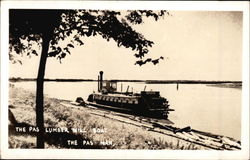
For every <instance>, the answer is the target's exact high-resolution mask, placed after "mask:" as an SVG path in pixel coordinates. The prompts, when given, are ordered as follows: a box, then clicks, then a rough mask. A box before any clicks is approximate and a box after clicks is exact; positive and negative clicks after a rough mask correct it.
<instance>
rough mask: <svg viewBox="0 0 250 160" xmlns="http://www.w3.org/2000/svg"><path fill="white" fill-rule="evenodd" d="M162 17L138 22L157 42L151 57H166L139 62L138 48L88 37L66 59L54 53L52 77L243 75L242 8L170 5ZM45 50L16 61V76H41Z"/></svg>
mask: <svg viewBox="0 0 250 160" xmlns="http://www.w3.org/2000/svg"><path fill="white" fill-rule="evenodd" d="M170 13H171V14H172V16H166V17H165V18H164V19H162V20H160V21H157V22H155V21H153V20H152V19H147V20H146V21H145V23H144V24H142V25H138V26H134V29H136V30H137V31H138V32H140V33H142V34H143V35H144V36H145V37H146V38H147V39H149V40H152V41H153V42H154V43H155V44H154V45H153V47H152V48H150V51H149V54H148V56H149V57H153V58H158V57H160V56H163V57H165V60H164V61H160V63H159V64H157V65H153V64H151V63H150V64H146V65H144V66H141V67H140V66H138V65H134V63H135V61H136V58H135V57H134V56H133V55H134V53H135V52H134V51H132V50H131V49H129V48H128V49H127V48H124V47H120V48H119V47H117V45H116V43H115V42H114V41H109V42H107V41H106V40H104V39H102V38H101V37H91V38H84V43H85V45H84V46H76V47H75V48H74V49H72V50H71V55H67V56H66V58H65V59H63V60H62V64H60V63H59V61H57V60H56V59H54V58H48V61H47V66H46V78H91V79H97V74H98V72H99V71H100V70H102V71H104V77H105V79H161V80H241V64H242V13H241V12H221V11H219V12H214V11H210V12H206V11H195V12H192V11H185V12H184V11H183V12H181V11H170ZM39 58H40V57H39V56H37V57H36V56H33V57H32V58H27V57H23V58H22V62H23V64H22V65H20V64H11V63H10V77H26V78H35V77H36V76H37V71H38V64H39Z"/></svg>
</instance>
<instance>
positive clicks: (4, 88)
mask: <svg viewBox="0 0 250 160" xmlns="http://www.w3.org/2000/svg"><path fill="white" fill-rule="evenodd" d="M9 8H39V9H44V8H51V9H60V8H61V9H78V8H86V9H115V10H125V9H152V10H157V9H166V10H180V11H181V10H183V11H184V10H185V11H187V10H192V11H193V10H199V11H202V10H204V11H205V10H206V11H207V10H209V11H243V19H244V20H243V31H244V32H243V33H244V34H243V61H242V62H243V64H242V73H243V75H242V80H243V89H242V121H241V122H242V123H241V128H242V135H241V136H242V139H241V142H242V150H240V151H214V150H213V151H177V150H156V151H154V150H83V149H82V150H77V149H74V150H67V149H42V150H41V149H40V150H38V149H8V138H7V137H8V132H7V131H8V123H7V122H8V116H7V115H8V112H7V111H8V107H7V106H8V75H9V74H8V73H9V72H8V62H9V59H8V54H7V53H8V9H9ZM0 142H1V158H15V159H17V158H18V159H19V158H20V159H21V158H23V159H28V158H32V159H36V158H39V159H41V158H43V159H44V158H58V159H69V158H70V159H90V158H91V159H95V158H101V159H109V158H112V159H113V158H122V159H126V158H133V159H135V158H143V159H166V158H170V159H201V158H206V159H221V158H223V159H249V157H248V156H249V2H219V1H215V2H207V1H206V2H198V1H197V2H184V1H182V2H165V1H154V2H152V1H109V2H107V1H19V2H18V1H2V2H1V141H0Z"/></svg>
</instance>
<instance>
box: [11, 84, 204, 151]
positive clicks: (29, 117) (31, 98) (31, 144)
mask: <svg viewBox="0 0 250 160" xmlns="http://www.w3.org/2000/svg"><path fill="white" fill-rule="evenodd" d="M62 101H63V100H59V99H54V98H48V97H45V107H44V120H45V121H44V122H45V128H69V130H70V128H79V129H80V128H81V129H84V130H85V131H86V133H81V132H78V133H75V132H72V131H69V133H64V132H61V133H46V134H45V148H82V149H87V148H97V149H192V150H193V149H201V147H200V146H197V145H195V144H192V143H189V142H185V141H182V140H178V139H176V138H173V137H169V136H164V135H162V134H158V133H153V132H149V131H146V130H145V129H143V128H139V127H136V126H132V125H129V124H124V123H121V122H118V121H114V120H111V119H108V118H105V117H100V116H96V115H92V114H91V113H90V111H89V110H88V109H86V108H84V107H82V108H79V107H66V106H65V105H63V104H61V102H62ZM9 104H10V110H11V112H12V113H13V115H14V116H15V119H16V121H17V123H16V124H12V125H10V126H9V130H10V136H9V147H10V148H35V147H36V133H34V132H29V131H26V132H17V131H16V130H15V127H17V126H19V127H21V126H25V127H30V126H35V119H36V118H35V93H31V92H28V91H25V90H23V89H21V88H14V87H10V99H9ZM94 128H102V129H106V132H105V133H94V132H93V129H94ZM70 139H72V140H74V139H76V140H78V142H82V141H89V142H93V145H81V143H78V145H76V146H74V145H68V143H67V140H70ZM101 141H111V142H112V144H108V145H103V144H101V143H100V142H101Z"/></svg>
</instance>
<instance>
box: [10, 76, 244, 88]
mask: <svg viewBox="0 0 250 160" xmlns="http://www.w3.org/2000/svg"><path fill="white" fill-rule="evenodd" d="M44 80H45V81H55V82H83V81H87V82H89V81H97V80H94V79H44ZM9 81H10V82H19V81H36V79H35V78H20V77H18V78H9ZM109 81H112V82H143V83H146V84H177V83H178V84H225V83H232V84H235V85H237V86H239V85H240V86H241V85H242V81H207V80H122V79H112V80H109Z"/></svg>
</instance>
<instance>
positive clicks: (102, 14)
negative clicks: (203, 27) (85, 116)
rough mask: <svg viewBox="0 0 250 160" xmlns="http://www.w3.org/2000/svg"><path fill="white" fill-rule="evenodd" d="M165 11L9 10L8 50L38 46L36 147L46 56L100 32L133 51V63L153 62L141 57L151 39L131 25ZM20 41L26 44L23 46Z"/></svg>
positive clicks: (24, 50)
mask: <svg viewBox="0 0 250 160" xmlns="http://www.w3.org/2000/svg"><path fill="white" fill-rule="evenodd" d="M166 14H169V13H168V12H167V11H162V10H161V11H156V12H155V11H151V10H131V11H127V12H126V14H125V15H124V13H123V12H122V13H121V12H119V11H110V10H34V9H33V10H32V9H29V10H24V9H11V10H9V16H10V17H9V23H10V24H9V31H10V33H9V44H10V47H9V48H10V52H9V53H12V52H15V53H17V54H23V53H26V54H27V55H30V54H35V55H38V54H37V51H36V50H35V49H33V48H32V44H34V43H37V44H39V45H40V46H41V48H42V51H41V58H40V64H39V69H38V75H37V82H36V124H37V127H39V134H38V136H37V148H44V139H43V136H44V135H43V134H44V115H43V105H44V104H43V103H44V102H43V89H44V74H45V68H46V61H47V57H56V58H57V59H58V60H59V61H61V59H62V58H65V57H66V55H67V54H70V48H74V46H75V44H78V45H84V42H82V40H81V37H83V36H87V37H89V36H96V35H101V36H102V38H104V39H106V40H107V41H109V40H111V39H112V40H114V41H115V42H116V43H117V46H118V47H120V46H124V47H126V48H131V49H132V50H135V51H136V53H135V57H136V58H137V59H138V60H137V61H136V63H135V64H139V65H143V64H146V63H148V62H152V63H153V64H157V63H158V62H159V59H163V58H162V57H160V58H158V59H155V60H153V59H151V58H148V59H146V60H144V59H143V58H144V56H145V54H147V53H148V52H149V50H148V47H152V45H153V42H152V41H150V40H147V39H146V38H145V37H144V36H143V35H142V34H140V33H138V32H136V31H135V30H133V28H132V27H131V26H132V25H136V24H141V23H143V18H144V17H151V18H153V19H154V20H155V21H157V20H158V19H159V18H160V17H162V16H164V15H166ZM66 38H71V41H70V42H69V43H68V44H67V45H66V46H64V47H62V46H60V45H59V42H60V41H64V40H65V39H66ZM23 41H26V42H27V44H26V45H24V43H23ZM9 59H10V60H12V61H13V60H14V59H13V56H12V54H9Z"/></svg>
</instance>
